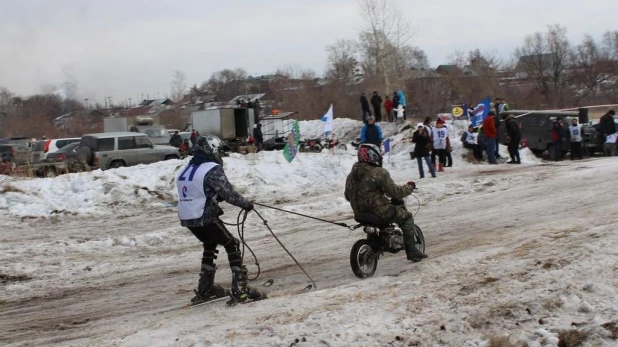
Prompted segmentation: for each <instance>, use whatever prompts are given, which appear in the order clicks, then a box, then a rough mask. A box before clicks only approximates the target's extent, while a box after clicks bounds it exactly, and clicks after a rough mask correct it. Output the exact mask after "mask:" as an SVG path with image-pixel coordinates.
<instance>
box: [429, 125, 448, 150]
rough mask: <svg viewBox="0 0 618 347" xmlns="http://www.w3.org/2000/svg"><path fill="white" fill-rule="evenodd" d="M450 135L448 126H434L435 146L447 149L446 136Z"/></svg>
mask: <svg viewBox="0 0 618 347" xmlns="http://www.w3.org/2000/svg"><path fill="white" fill-rule="evenodd" d="M447 137H448V128H446V127H444V128H433V148H434V149H446V138H447Z"/></svg>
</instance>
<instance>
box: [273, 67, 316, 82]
mask: <svg viewBox="0 0 618 347" xmlns="http://www.w3.org/2000/svg"><path fill="white" fill-rule="evenodd" d="M275 73H276V74H278V75H281V76H284V77H287V78H290V79H296V80H314V79H316V78H317V74H316V73H315V71H313V70H311V69H306V68H303V67H302V66H299V65H286V66H283V67H280V68H278V69H277V71H276V72H275Z"/></svg>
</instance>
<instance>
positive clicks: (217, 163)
mask: <svg viewBox="0 0 618 347" xmlns="http://www.w3.org/2000/svg"><path fill="white" fill-rule="evenodd" d="M215 143H216V139H214V138H212V137H210V136H200V137H198V138H197V141H196V144H195V147H194V154H193V158H192V159H191V161H190V162H189V164H188V165H187V166H186V167H184V168H183V169H182V170H180V174H179V175H178V177H177V180H176V187H177V190H178V197H179V198H178V217H179V219H180V225H182V226H183V227H186V228H188V229H189V230H191V232H192V233H193V235H195V237H197V238H198V240H200V241H201V242H202V243H203V247H204V252H203V255H202V267H201V272H200V280H199V283H198V286H197V290H194V292H195V297H194V298H193V299H191V304H193V305H195V304H199V303H202V302H206V301H210V300H213V299H216V298H220V297H224V296H226V295H230V296H231V300H230V301H228V304H233V303H235V302H243V301H245V300H247V299H253V300H260V299H264V298H265V295H264V294H263V293H261V292H260V291H258V290H256V289H253V288H250V287H248V286H247V268H246V267H245V266H243V263H242V257H241V253H240V249H239V245H240V241H239V240H238V239H236V238H235V237H234V236H232V234H230V232H229V231H228V230H227V229H226V228H225V226H224V225H223V223H222V222H221V220H220V219H219V216H220V215H222V214H223V210H221V208H220V207H219V201H227V202H228V203H230V204H232V205H234V206H238V207H240V208H242V209H244V210H246V211H251V210H253V204H252V203H251V202H250V201H248V200H247V199H245V198H244V197H242V196H241V195H240V194H238V193H237V192H235V191H234V189H233V188H232V185H231V184H230V182H229V181H228V180H227V177H226V176H225V173H224V172H223V161H222V159H221V157H220V155H219V153H218V152H217V150H216V148H217V147H216V145H215ZM217 245H222V246H223V247H225V250H226V252H227V257H228V261H229V263H230V268H231V270H232V289H231V293H230V292H228V291H226V290H224V289H223V288H222V287H221V286H219V285H216V284H215V272H216V267H215V264H214V260H215V259H216V258H217V253H218V251H217Z"/></svg>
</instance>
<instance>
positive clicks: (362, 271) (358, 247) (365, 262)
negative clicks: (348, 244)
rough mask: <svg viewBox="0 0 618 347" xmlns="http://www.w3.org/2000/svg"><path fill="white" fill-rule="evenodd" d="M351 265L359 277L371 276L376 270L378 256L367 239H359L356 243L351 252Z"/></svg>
mask: <svg viewBox="0 0 618 347" xmlns="http://www.w3.org/2000/svg"><path fill="white" fill-rule="evenodd" d="M350 265H351V266H352V272H354V275H356V277H358V278H367V277H371V276H373V274H374V273H375V272H376V269H377V268H378V257H377V256H376V254H374V250H373V247H371V245H370V244H369V242H368V241H367V240H364V239H363V240H358V241H356V242H355V243H354V246H352V251H351V252H350Z"/></svg>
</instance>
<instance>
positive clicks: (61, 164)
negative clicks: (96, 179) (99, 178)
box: [41, 142, 85, 173]
mask: <svg viewBox="0 0 618 347" xmlns="http://www.w3.org/2000/svg"><path fill="white" fill-rule="evenodd" d="M78 148H79V142H73V143H70V144H68V145H66V146H63V147H62V148H61V149H59V150H57V151H55V152H54V153H49V154H47V157H46V158H45V159H43V160H41V163H47V164H50V166H52V167H54V171H55V172H58V173H60V172H64V173H68V172H82V171H84V170H85V167H84V165H83V164H85V163H83V160H81V157H80V156H79V152H78Z"/></svg>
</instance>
